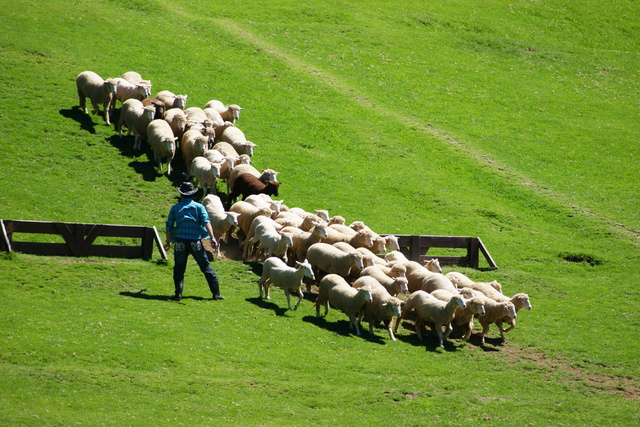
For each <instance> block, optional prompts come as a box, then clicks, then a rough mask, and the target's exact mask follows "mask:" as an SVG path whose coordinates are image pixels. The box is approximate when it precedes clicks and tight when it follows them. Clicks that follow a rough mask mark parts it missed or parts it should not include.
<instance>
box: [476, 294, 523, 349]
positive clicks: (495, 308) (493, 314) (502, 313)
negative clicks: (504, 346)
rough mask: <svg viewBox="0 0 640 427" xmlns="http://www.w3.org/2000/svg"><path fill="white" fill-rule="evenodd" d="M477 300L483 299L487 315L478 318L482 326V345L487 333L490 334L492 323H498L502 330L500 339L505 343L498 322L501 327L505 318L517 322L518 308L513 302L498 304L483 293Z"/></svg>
mask: <svg viewBox="0 0 640 427" xmlns="http://www.w3.org/2000/svg"><path fill="white" fill-rule="evenodd" d="M477 298H481V299H482V300H483V301H484V311H485V314H484V315H482V316H478V317H477V319H478V323H480V325H482V334H481V341H482V343H483V344H484V337H485V335H487V332H489V326H490V325H491V324H492V323H496V325H497V326H498V329H499V330H500V338H501V339H502V342H503V343H504V342H505V341H506V340H505V338H504V331H503V329H502V327H501V326H499V325H498V322H500V325H501V322H503V321H504V319H505V318H509V319H512V320H515V318H516V316H517V314H516V307H515V306H514V305H513V303H511V302H498V301H495V300H494V299H492V298H489V297H487V296H484V295H482V293H479V295H477Z"/></svg>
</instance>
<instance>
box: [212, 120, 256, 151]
mask: <svg viewBox="0 0 640 427" xmlns="http://www.w3.org/2000/svg"><path fill="white" fill-rule="evenodd" d="M220 141H224V142H228V143H229V144H231V145H233V148H235V149H236V151H237V152H238V153H239V154H247V155H248V156H249V157H252V156H253V149H254V148H255V147H257V145H256V144H254V143H253V142H251V141H247V138H246V137H245V135H244V132H242V131H241V130H240V129H238V128H237V127H235V126H230V127H227V128H226V129H225V130H224V132H222V135H221V136H220Z"/></svg>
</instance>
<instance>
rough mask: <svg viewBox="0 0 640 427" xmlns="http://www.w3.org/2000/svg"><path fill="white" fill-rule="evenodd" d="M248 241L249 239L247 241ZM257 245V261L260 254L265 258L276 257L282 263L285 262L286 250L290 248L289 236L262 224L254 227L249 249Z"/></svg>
mask: <svg viewBox="0 0 640 427" xmlns="http://www.w3.org/2000/svg"><path fill="white" fill-rule="evenodd" d="M247 240H249V239H247ZM256 243H257V244H258V249H256V257H257V258H258V259H259V258H260V255H261V254H266V256H267V257H272V256H275V257H278V258H280V259H282V260H283V261H285V262H286V261H287V249H288V248H289V247H290V246H291V244H292V243H293V242H292V239H291V234H289V233H281V232H280V231H279V230H277V229H276V227H274V226H273V224H270V223H266V222H262V223H260V224H258V225H257V226H256V231H255V234H254V236H253V238H252V239H251V241H250V242H248V243H247V245H249V247H252V246H253V245H255V244H256Z"/></svg>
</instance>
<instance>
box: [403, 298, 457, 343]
mask: <svg viewBox="0 0 640 427" xmlns="http://www.w3.org/2000/svg"><path fill="white" fill-rule="evenodd" d="M458 307H460V308H464V307H465V304H464V300H463V299H462V297H461V296H459V295H455V296H453V297H452V298H451V300H449V302H444V301H441V300H439V299H437V298H436V297H434V296H433V295H431V294H429V293H427V292H425V291H422V290H418V291H415V292H414V293H412V294H411V295H410V296H409V298H407V302H406V303H405V305H404V307H403V309H402V313H401V314H400V316H399V317H398V318H397V319H396V325H395V328H394V332H395V333H398V325H399V324H400V320H401V319H403V318H406V317H407V315H408V314H409V313H411V312H412V311H415V312H416V315H417V319H416V323H415V330H416V333H417V334H418V339H419V340H420V341H422V331H421V329H422V324H423V323H424V322H428V323H429V324H431V323H432V324H433V326H432V328H433V330H434V332H436V333H437V334H438V340H439V346H440V347H441V348H444V340H446V339H447V338H448V337H449V334H451V331H452V330H453V327H452V326H451V321H452V320H453V316H454V315H455V312H456V308H458ZM442 327H444V328H445V332H444V334H443V332H442Z"/></svg>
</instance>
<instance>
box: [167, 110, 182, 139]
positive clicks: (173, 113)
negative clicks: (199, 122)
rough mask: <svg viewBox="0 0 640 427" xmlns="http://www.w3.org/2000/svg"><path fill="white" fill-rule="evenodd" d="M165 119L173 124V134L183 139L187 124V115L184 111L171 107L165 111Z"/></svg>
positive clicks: (170, 124)
mask: <svg viewBox="0 0 640 427" xmlns="http://www.w3.org/2000/svg"><path fill="white" fill-rule="evenodd" d="M164 119H165V120H166V121H167V123H169V126H171V130H172V131H173V134H174V135H175V136H177V137H178V139H181V138H182V135H184V132H185V128H186V126H187V116H186V115H185V114H184V111H182V110H181V109H179V108H170V109H168V110H167V111H165V112H164Z"/></svg>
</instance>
